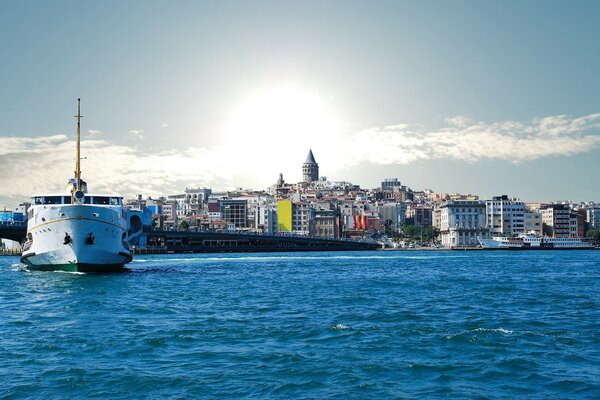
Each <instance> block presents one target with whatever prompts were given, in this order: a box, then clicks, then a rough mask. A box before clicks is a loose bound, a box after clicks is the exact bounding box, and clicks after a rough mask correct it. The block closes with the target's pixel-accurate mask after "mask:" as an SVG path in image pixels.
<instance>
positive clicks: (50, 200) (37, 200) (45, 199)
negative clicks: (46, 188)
mask: <svg viewBox="0 0 600 400" xmlns="http://www.w3.org/2000/svg"><path fill="white" fill-rule="evenodd" d="M32 200H33V204H34V205H40V204H62V196H38V197H34V198H33V199H32Z"/></svg>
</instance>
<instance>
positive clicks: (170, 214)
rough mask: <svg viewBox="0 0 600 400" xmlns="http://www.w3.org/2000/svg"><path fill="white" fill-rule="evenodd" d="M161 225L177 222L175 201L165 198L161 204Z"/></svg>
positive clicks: (167, 225) (165, 225)
mask: <svg viewBox="0 0 600 400" xmlns="http://www.w3.org/2000/svg"><path fill="white" fill-rule="evenodd" d="M162 217H163V227H165V228H166V227H171V226H173V225H174V224H175V223H177V201H176V200H166V201H164V202H163V205H162Z"/></svg>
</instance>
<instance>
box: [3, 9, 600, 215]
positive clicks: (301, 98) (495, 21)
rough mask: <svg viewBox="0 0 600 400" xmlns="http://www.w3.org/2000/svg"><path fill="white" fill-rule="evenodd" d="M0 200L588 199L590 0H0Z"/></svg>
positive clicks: (596, 115) (594, 86)
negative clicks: (419, 195)
mask: <svg viewBox="0 0 600 400" xmlns="http://www.w3.org/2000/svg"><path fill="white" fill-rule="evenodd" d="M0 10H1V11H2V12H0V33H1V34H2V37H3V38H4V39H3V40H2V42H1V46H2V48H1V49H2V53H3V54H4V57H3V58H4V60H5V62H3V63H2V64H1V65H0V80H1V82H2V87H3V88H4V90H3V94H2V96H1V98H2V100H3V102H2V107H1V108H0V118H1V120H2V125H0V145H1V146H0V168H1V169H2V171H3V173H2V174H1V176H0V185H2V188H3V189H2V191H0V204H2V205H4V206H7V207H12V206H14V205H15V202H17V201H24V200H27V199H28V198H29V196H30V195H31V194H33V193H39V192H45V191H62V190H64V188H65V187H66V182H67V180H68V179H69V178H70V177H71V175H72V170H73V164H74V161H73V157H74V142H73V136H74V135H73V133H74V131H75V129H74V128H75V123H74V119H72V115H74V113H75V110H76V108H75V107H76V103H75V101H76V98H77V97H81V98H82V114H83V115H84V118H83V121H82V125H83V143H82V149H83V150H82V151H83V156H84V157H87V159H86V160H84V162H83V173H84V177H85V178H86V179H87V180H88V181H89V182H90V189H91V190H92V191H94V192H101V191H104V192H107V191H110V192H112V191H117V192H120V193H121V194H123V195H125V196H132V195H135V194H137V193H143V194H150V195H158V194H169V193H173V192H177V191H181V190H183V189H184V188H185V187H198V186H209V187H213V188H215V189H228V188H234V187H244V188H254V189H258V190H260V189H264V188H266V187H267V186H270V185H272V184H273V183H275V182H276V180H277V177H278V175H279V173H283V175H284V178H285V179H286V181H288V182H299V181H301V180H302V176H301V168H300V166H301V164H302V161H303V160H304V159H305V157H306V153H307V152H308V150H309V149H312V150H313V151H314V153H315V157H316V159H317V161H318V162H319V164H320V167H321V175H324V176H327V177H328V178H330V179H332V180H346V181H351V182H353V183H356V184H359V185H360V186H361V187H364V188H371V187H376V186H377V185H378V184H379V182H380V181H381V180H383V179H384V178H392V177H397V178H399V179H400V180H401V181H402V182H403V183H405V184H406V185H408V186H410V187H412V188H414V189H425V188H429V189H432V190H434V191H436V192H462V193H474V194H477V195H480V196H481V197H482V198H490V197H491V196H493V195H498V194H504V193H506V194H509V195H510V196H514V197H519V198H521V199H523V200H525V201H551V200H567V199H572V200H578V201H598V200H600V188H599V187H598V185H597V184H596V183H595V182H597V179H595V177H594V176H593V175H590V171H592V170H593V167H594V166H595V165H596V164H597V163H598V161H599V160H600V109H598V104H600V96H599V94H598V93H600V90H599V89H600V82H599V80H598V79H597V77H596V76H595V75H596V74H595V72H596V71H597V70H598V67H600V55H599V54H598V53H597V52H594V51H593V50H594V38H597V37H599V36H600V28H599V27H598V26H597V24H596V23H595V20H596V18H597V15H599V11H600V5H598V4H596V3H592V2H580V3H574V4H573V3H567V2H553V3H547V2H539V1H530V2H502V3H501V4H500V3H498V4H497V3H491V2H490V3H488V2H485V3H484V2H469V1H464V2H453V3H451V4H450V3H443V2H425V3H419V4H413V3H409V2H387V1H380V2H376V3H367V2H337V1H331V2H326V3H325V4H318V3H313V2H286V3H281V2H269V1H261V2H251V3H250V2H228V3H219V2H184V1H179V2H166V1H156V2H128V3H125V4H121V3H119V2H102V3H91V2H90V3H80V2H71V1H60V2H52V3H44V2H28V3H22V4H21V3H10V4H9V3H5V4H2V5H0Z"/></svg>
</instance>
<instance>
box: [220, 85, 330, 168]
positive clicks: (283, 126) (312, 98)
mask: <svg viewBox="0 0 600 400" xmlns="http://www.w3.org/2000/svg"><path fill="white" fill-rule="evenodd" d="M339 126H340V125H339V121H338V118H337V116H336V113H335V112H334V110H333V108H332V107H331V106H330V105H329V102H328V101H327V100H326V99H323V98H322V97H321V96H319V95H318V94H316V93H313V92H311V91H309V90H306V89H304V88H302V87H298V86H294V85H281V86H272V87H268V88H263V89H261V90H258V91H256V92H253V93H250V94H248V95H246V96H245V97H244V98H243V99H242V101H240V103H239V104H238V106H237V107H235V108H234V110H233V111H232V112H231V114H230V116H229V119H228V122H227V129H226V138H225V139H226V140H227V142H229V144H234V143H235V145H237V147H241V148H243V149H244V150H245V151H248V150H257V151H260V154H276V153H278V150H282V149H284V148H285V149H287V154H288V155H290V156H296V154H303V153H306V152H307V151H308V149H309V148H310V147H312V148H313V149H315V148H322V149H326V148H329V147H330V146H331V145H332V144H334V143H335V140H336V137H337V135H338V134H339ZM240 145H241V146H240ZM279 152H280V151H279ZM294 161H295V162H296V164H298V163H301V162H302V161H303V159H302V160H300V161H298V160H294Z"/></svg>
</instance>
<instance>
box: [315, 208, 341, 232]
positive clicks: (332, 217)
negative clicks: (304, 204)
mask: <svg viewBox="0 0 600 400" xmlns="http://www.w3.org/2000/svg"><path fill="white" fill-rule="evenodd" d="M314 219H315V234H316V235H317V236H320V237H327V238H338V237H340V235H339V217H338V214H337V212H336V211H335V210H315V212H314Z"/></svg>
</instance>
